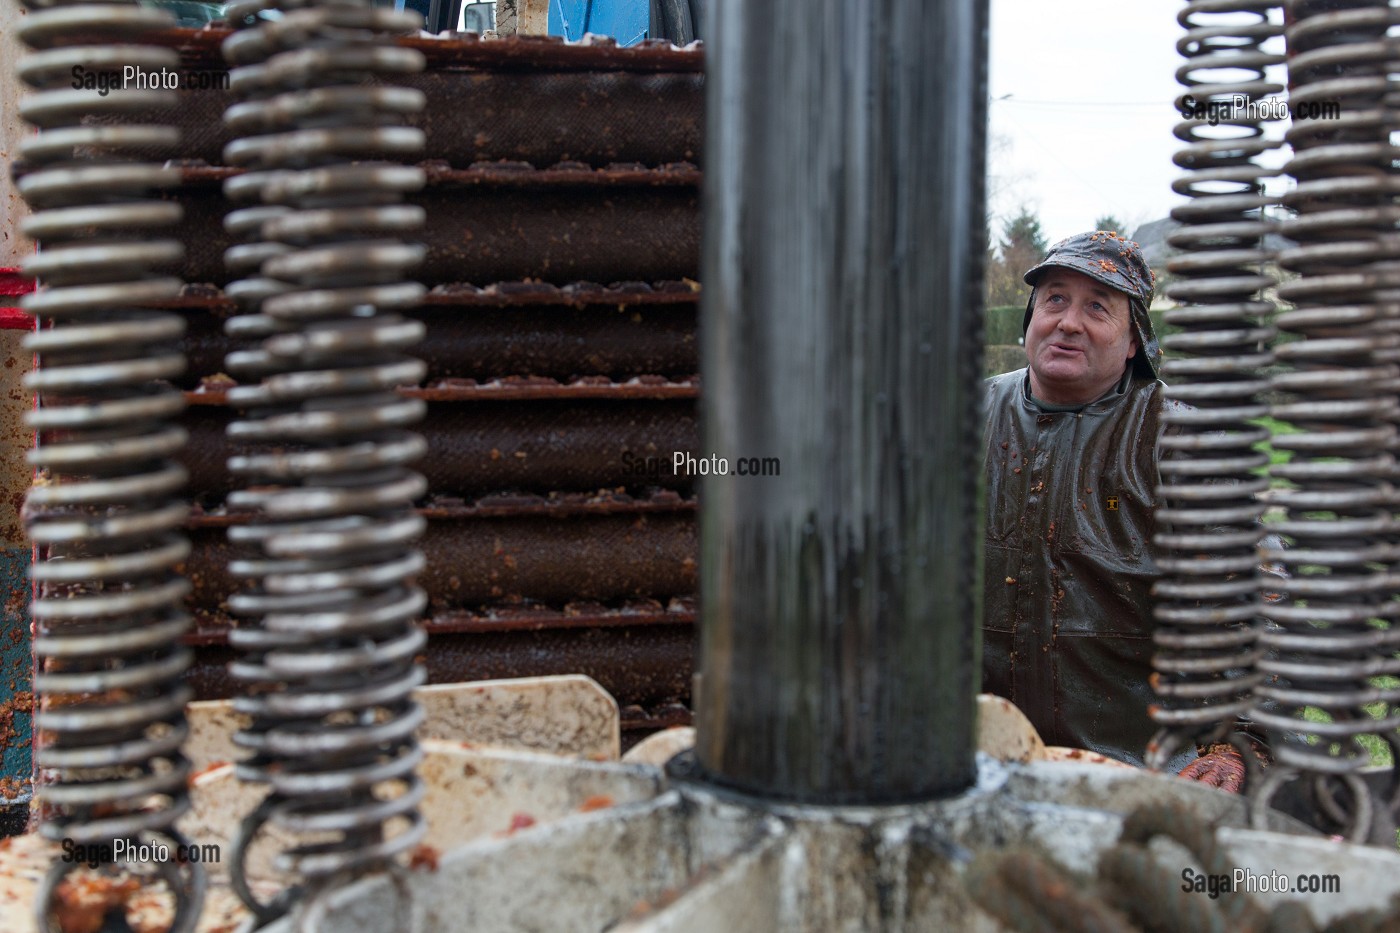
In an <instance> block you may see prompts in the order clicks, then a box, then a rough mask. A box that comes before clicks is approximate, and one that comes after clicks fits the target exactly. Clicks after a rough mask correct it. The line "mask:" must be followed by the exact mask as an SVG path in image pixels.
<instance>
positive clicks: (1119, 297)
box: [1035, 266, 1131, 307]
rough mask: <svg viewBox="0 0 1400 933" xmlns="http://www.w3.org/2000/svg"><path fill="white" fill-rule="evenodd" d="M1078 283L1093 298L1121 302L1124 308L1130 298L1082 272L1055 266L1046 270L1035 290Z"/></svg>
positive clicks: (1039, 290)
mask: <svg viewBox="0 0 1400 933" xmlns="http://www.w3.org/2000/svg"><path fill="white" fill-rule="evenodd" d="M1076 281H1077V282H1079V283H1081V284H1083V285H1086V286H1088V288H1089V293H1090V294H1091V295H1093V296H1094V297H1095V298H1100V299H1105V300H1107V301H1110V302H1113V303H1115V304H1116V303H1118V302H1120V301H1121V302H1122V303H1123V305H1124V306H1125V307H1126V306H1127V304H1128V302H1129V301H1130V300H1131V297H1130V296H1129V295H1128V294H1127V293H1126V292H1120V291H1119V290H1118V289H1116V288H1109V287H1108V286H1107V285H1105V284H1103V283H1102V282H1100V281H1099V280H1098V279H1094V278H1090V277H1089V276H1087V275H1085V274H1084V273H1082V272H1075V271H1074V270H1073V269H1061V268H1058V267H1055V266H1052V267H1050V268H1049V269H1046V270H1045V271H1044V272H1043V273H1041V274H1040V277H1039V278H1038V279H1037V280H1036V283H1035V289H1036V291H1038V292H1041V291H1042V290H1044V289H1050V288H1064V287H1065V286H1067V285H1070V284H1071V283H1073V282H1076Z"/></svg>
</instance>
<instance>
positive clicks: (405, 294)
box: [224, 2, 427, 922]
mask: <svg viewBox="0 0 1400 933" xmlns="http://www.w3.org/2000/svg"><path fill="white" fill-rule="evenodd" d="M263 8H264V6H263V5H262V4H260V3H246V4H235V5H233V6H231V7H230V9H229V11H228V14H229V17H230V19H231V20H232V21H234V22H241V21H246V20H248V19H251V18H253V17H255V16H256V14H257V12H258V11H260V10H261V9H263ZM281 9H282V11H283V15H282V17H281V18H280V19H277V20H275V21H272V22H264V23H261V24H260V25H258V26H257V27H256V28H253V29H248V30H246V31H242V32H238V33H235V34H234V35H233V36H231V37H230V38H229V39H228V40H227V41H226V43H225V46H224V53H225V56H226V57H227V58H228V60H229V61H230V63H231V64H232V65H234V66H235V67H234V70H233V71H232V73H231V84H232V87H233V89H234V91H235V92H236V93H238V94H239V95H240V96H241V99H242V101H243V102H242V103H239V104H237V105H235V106H233V107H231V108H230V109H229V110H228V112H227V113H226V115H225V121H226V122H227V123H228V124H229V125H230V127H231V128H232V129H233V130H234V131H235V132H236V133H237V134H238V135H239V138H238V139H236V140H235V141H234V142H232V143H230V144H229V146H228V147H227V149H226V151H225V159H226V160H227V161H228V162H229V163H230V164H231V165H235V166H238V167H241V168H244V169H247V170H248V171H247V173H246V174H244V175H242V176H240V177H236V178H233V179H230V181H229V182H228V183H227V186H226V189H225V190H226V193H227V194H228V195H229V196H230V197H231V198H232V199H234V200H235V201H240V202H244V203H251V205H252V206H250V207H247V208H244V209H241V210H239V211H236V212H234V213H233V214H230V215H229V217H228V219H227V222H226V225H227V226H228V228H229V229H230V230H231V231H233V232H235V233H237V234H240V235H242V236H245V237H247V238H248V239H249V240H250V242H249V243H247V244H245V245H242V246H239V247H235V248H234V249H232V250H230V251H229V254H228V257H227V259H228V262H229V264H230V266H231V267H232V268H233V269H235V270H236V271H239V272H243V273H247V274H248V275H249V277H247V278H244V279H243V280H241V281H239V282H238V283H236V284H235V285H234V286H231V287H230V289H229V291H230V293H231V294H232V295H234V296H235V297H236V298H237V300H238V301H239V302H240V304H241V306H242V308H243V310H244V311H245V312H248V313H246V314H244V315H242V316H240V317H238V318H235V319H233V320H232V321H230V323H229V331H230V333H232V334H235V335H241V336H244V337H254V338H258V339H260V341H261V342H260V343H259V344H258V345H257V347H256V348H255V349H252V350H248V351H244V352H239V353H234V354H231V355H230V356H229V358H228V367H229V369H230V370H231V371H232V372H234V373H235V374H237V375H238V376H239V377H240V379H243V380H245V381H250V382H251V381H252V380H260V382H258V383H257V384H256V385H252V384H250V385H246V386H242V387H239V388H236V389H234V390H232V391H231V392H230V393H229V398H230V401H231V402H232V403H233V404H235V405H237V406H239V407H240V408H242V409H244V410H245V411H246V412H247V417H246V418H244V419H242V420H239V421H236V422H235V423H234V424H233V425H231V427H230V428H229V434H230V437H231V438H233V439H234V440H235V442H236V443H238V444H240V445H242V446H243V449H244V450H246V453H242V454H240V455H237V456H234V457H232V458H231V459H230V461H229V468H230V470H231V472H233V473H234V474H235V475H236V476H238V477H240V478H242V480H243V481H244V482H246V483H247V484H248V488H245V489H243V490H242V491H238V492H234V493H233V494H231V495H230V496H229V500H228V505H229V508H230V510H232V511H245V512H248V513H251V519H250V521H249V523H248V524H246V525H239V526H235V527H234V528H232V529H231V530H230V533H229V537H230V540H231V541H232V542H234V543H235V545H237V546H240V547H242V548H244V549H245V553H247V552H251V553H252V555H253V556H250V557H249V558H248V559H243V560H238V561H235V562H234V563H233V564H232V565H231V566H230V570H231V572H232V573H234V574H235V575H237V576H241V577H246V578H247V579H248V580H249V581H250V586H249V587H248V589H247V590H246V591H245V592H242V593H240V594H237V595H235V596H233V597H232V598H231V599H230V602H229V605H230V608H231V610H232V611H233V612H235V613H237V614H239V615H241V616H245V617H248V618H249V619H253V620H256V622H257V624H256V625H255V626H250V627H246V628H244V627H240V628H238V629H236V630H235V631H234V632H233V633H232V636H231V640H232V643H233V644H234V645H235V646H236V647H237V648H239V649H241V651H242V655H241V657H240V660H239V661H237V662H236V663H235V664H234V665H233V666H232V670H233V672H234V674H235V675H236V676H238V677H239V678H241V679H243V680H244V681H245V682H247V683H249V684H250V685H251V686H252V692H251V693H250V695H248V696H245V697H242V698H240V699H238V700H236V701H235V705H236V707H237V708H238V709H239V710H241V711H243V712H245V713H247V714H248V715H249V716H250V717H251V719H252V725H251V727H250V728H248V729H247V730H245V731H243V732H240V733H239V734H238V736H237V741H238V743H239V744H241V745H242V746H244V747H246V748H248V749H251V751H252V756H251V757H250V758H249V759H247V760H245V761H244V762H242V763H241V764H240V765H239V767H238V772H239V774H240V776H242V778H243V779H244V780H249V781H255V782H260V783H264V784H267V785H268V786H269V787H270V794H269V796H268V797H267V798H266V800H265V801H264V803H263V804H262V805H261V806H260V807H259V808H258V810H257V811H256V812H255V813H254V814H253V815H252V816H250V817H249V818H248V820H247V821H245V823H244V826H243V828H242V831H241V833H240V836H239V839H238V840H237V842H236V844H235V853H234V860H235V864H234V871H233V874H234V879H233V880H234V884H235V886H236V887H237V888H238V890H239V892H240V894H241V895H242V897H243V899H244V900H245V902H246V903H247V904H248V906H249V907H250V908H251V909H252V910H253V911H254V912H255V913H256V914H257V916H258V917H259V918H260V920H261V921H264V922H266V921H268V920H270V919H272V918H275V917H277V916H279V915H281V914H283V913H285V912H286V910H287V909H288V907H289V906H290V905H291V903H292V902H293V900H295V899H296V898H297V896H298V893H299V892H298V888H297V887H288V888H287V889H285V890H284V891H283V892H282V893H281V894H280V895H278V896H277V897H276V898H274V899H272V900H271V901H268V902H262V901H259V900H258V899H257V898H256V897H255V896H254V894H253V892H252V891H251V890H250V887H249V884H248V880H247V877H246V866H247V859H248V855H249V850H250V848H251V847H252V846H253V845H254V843H255V841H256V840H257V838H258V837H259V835H260V834H261V833H262V832H263V831H264V829H277V830H280V831H282V832H283V833H284V834H290V835H291V836H293V837H294V838H295V839H296V840H297V841H296V843H295V844H294V845H292V846H291V847H290V848H288V849H287V850H285V851H283V852H282V853H280V854H279V855H278V856H277V857H276V859H275V861H274V864H275V866H276V867H277V868H278V869H279V871H280V872H285V873H288V874H290V876H291V877H292V879H293V882H294V884H295V885H297V886H300V888H302V889H305V891H306V892H307V893H310V894H312V898H311V899H313V900H314V896H315V895H314V892H315V891H321V892H324V891H327V890H329V889H330V887H331V886H332V884H334V883H336V882H338V881H339V880H341V879H343V878H344V877H346V875H347V873H357V872H359V871H365V870H374V869H380V868H385V867H389V866H391V865H392V860H393V859H394V857H395V856H396V855H398V854H399V853H402V852H404V851H405V850H407V849H408V848H410V847H412V846H413V845H415V844H416V843H417V842H418V841H419V839H421V837H422V834H423V831H424V826H423V824H422V821H421V818H420V816H419V814H418V809H417V806H418V803H419V801H420V799H421V797H422V793H423V790H422V786H421V784H420V783H419V780H418V778H417V776H416V774H415V773H414V772H415V767H416V765H417V764H418V762H419V760H420V758H421V752H420V751H419V749H418V746H417V744H416V741H415V738H414V730H415V728H416V727H417V726H418V724H419V722H420V721H421V718H422V715H421V712H420V711H419V709H418V707H417V705H416V704H415V703H414V701H413V699H412V694H411V692H412V690H413V688H414V687H416V686H418V685H419V684H421V683H422V682H423V681H424V674H423V670H422V667H421V666H420V665H419V664H417V663H416V657H417V655H418V654H419V652H420V651H421V650H422V648H423V646H424V643H425V636H424V634H423V632H422V630H421V629H420V628H419V627H418V626H417V624H416V620H417V619H418V617H419V616H420V614H421V612H422V610H423V608H424V606H425V604H426V598H425V596H424V593H423V591H422V590H420V589H419V588H418V587H417V586H416V585H414V583H413V579H414V577H415V576H416V575H417V574H418V572H419V571H420V570H421V569H422V567H423V557H422V555H421V553H420V552H419V551H417V550H414V548H413V544H414V541H415V540H416V539H417V538H418V536H419V535H420V533H421V532H422V529H423V519H422V518H421V517H420V516H419V515H418V513H417V512H415V511H414V509H413V502H414V500H416V499H418V498H419V497H421V496H422V495H423V494H424V493H426V491H427V490H426V483H425V482H424V480H423V478H422V477H421V476H420V475H419V474H417V473H415V472H413V471H411V470H410V469H408V467H407V464H409V463H410V462H411V461H413V460H414V459H416V458H418V457H419V456H421V455H422V454H423V452H424V449H425V446H424V443H423V441H422V439H421V438H420V437H419V436H418V435H416V434H413V433H411V432H409V431H407V430H405V426H407V425H411V424H412V423H414V422H416V421H418V420H419V419H420V418H421V417H422V414H423V404H422V402H421V401H418V400H414V399H406V398H402V397H400V396H399V395H398V394H397V392H396V391H395V390H396V387H398V386H401V385H405V384H416V383H417V382H419V381H420V380H421V379H422V378H423V376H424V372H425V369H424V366H423V364H422V363H421V362H419V361H418V360H416V359H413V358H411V357H409V356H406V355H404V353H403V352H402V351H404V350H406V349H407V348H409V347H411V346H412V345H413V344H415V343H416V342H417V341H418V340H419V339H421V337H422V334H423V327H422V325H421V324H420V323H418V322H416V321H411V320H406V319H404V318H402V317H400V316H399V315H398V314H396V313H395V312H396V311H397V310H400V309H403V308H407V307H411V306H413V305H415V304H417V303H418V301H419V300H420V299H421V297H422V294H423V291H424V290H423V288H422V286H420V285H418V284H417V283H413V282H407V281H405V277H406V275H407V273H408V271H409V270H410V269H412V268H413V267H414V266H415V265H417V264H418V263H419V262H420V261H421V259H422V257H423V253H424V250H423V248H422V247H421V246H417V245H408V244H405V243H403V242H402V241H401V240H400V239H399V238H400V237H402V236H404V235H406V234H411V233H412V232H413V231H414V230H416V229H417V228H418V227H419V226H420V225H421V224H422V222H423V212H422V209H421V208H418V207H414V206H408V205H403V204H401V203H399V202H400V201H401V198H402V195H403V193H404V192H406V191H411V190H416V189H417V188H420V187H421V186H422V185H423V184H424V173H423V172H422V171H421V170H420V169H418V168H409V167H405V166H403V165H394V164H387V163H384V162H379V161H374V160H375V159H382V158H384V157H386V156H388V157H393V158H403V157H405V156H413V155H417V154H418V153H420V152H421V150H422V147H423V135H422V133H421V131H419V130H417V129H412V128H408V127H405V126H403V125H402V123H403V121H404V118H405V117H406V116H408V115H410V114H412V113H414V112H416V111H417V110H419V109H420V108H421V107H422V106H423V96H422V95H421V94H420V93H418V92H416V91H408V90H404V89H400V88H396V87H393V86H391V85H390V84H389V83H387V82H390V81H392V79H393V77H394V76H395V75H399V74H403V73H406V72H411V71H416V70H419V69H421V68H422V67H423V58H422V56H421V55H420V54H419V53H418V52H416V51H413V50H409V49H402V48H396V47H393V46H392V45H390V44H388V43H387V42H385V41H384V37H385V36H386V35H387V34H389V33H393V32H402V31H407V30H412V29H414V28H416V26H417V25H418V23H419V18H418V16H417V14H415V13H412V12H411V11H409V12H406V13H404V12H395V11H394V10H392V9H383V8H379V9H376V8H374V7H372V6H370V5H369V4H368V3H367V2H366V3H363V4H360V3H352V2H336V3H326V4H324V5H315V4H297V3H284V4H282V5H281ZM371 78H375V79H380V80H383V81H385V82H386V83H384V84H378V83H377V82H376V84H374V85H371V84H369V83H368V81H369V79H371ZM352 160H354V161H352Z"/></svg>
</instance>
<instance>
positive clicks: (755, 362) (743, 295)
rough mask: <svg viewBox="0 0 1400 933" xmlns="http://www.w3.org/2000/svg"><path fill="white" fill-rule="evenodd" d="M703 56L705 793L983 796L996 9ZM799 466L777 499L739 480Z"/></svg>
mask: <svg viewBox="0 0 1400 933" xmlns="http://www.w3.org/2000/svg"><path fill="white" fill-rule="evenodd" d="M712 12H713V14H714V15H713V16H712V17H711V20H710V22H709V24H708V28H707V32H706V37H707V45H708V46H709V51H708V52H707V54H708V55H709V56H710V59H709V65H708V68H707V77H706V82H707V94H708V99H707V104H708V108H709V109H708V116H707V121H706V134H707V151H706V164H707V166H708V168H707V172H706V178H705V186H704V187H705V201H706V203H705V242H704V267H703V268H704V274H703V280H704V282H705V292H704V312H703V314H702V316H701V348H702V357H701V370H702V373H703V380H702V382H703V385H704V387H705V388H704V399H703V415H702V431H703V438H704V440H703V444H702V449H703V451H704V452H705V453H706V454H707V455H713V456H715V457H722V458H726V459H727V460H728V466H729V469H730V471H731V472H730V473H729V475H724V476H709V477H707V478H705V479H703V480H702V485H701V555H702V558H701V612H702V619H703V630H702V634H701V669H702V673H703V676H702V682H701V683H700V685H699V698H698V705H697V712H698V723H699V739H698V746H697V758H698V762H699V766H700V770H701V772H702V773H703V774H704V775H705V777H706V779H708V780H710V781H712V782H714V783H718V784H723V785H727V786H729V787H733V788H737V789H739V790H741V791H744V792H747V793H751V794H756V795H760V796H765V797H770V798H775V799H780V800H786V801H793V802H811V803H820V804H876V803H896V802H901V801H916V800H924V799H930V798H934V797H940V796H945V795H949V794H952V793H956V792H958V791H959V790H961V789H963V788H965V787H967V786H968V785H969V784H970V783H971V782H972V780H973V773H974V769H973V747H974V739H973V735H974V725H975V722H974V720H975V707H974V696H975V692H976V682H977V671H978V650H977V638H976V634H975V633H976V632H977V620H978V616H979V615H980V611H981V572H980V564H981V559H980V552H981V535H980V533H979V526H980V512H981V509H980V501H979V499H980V485H981V484H980V471H981V462H982V450H981V444H982V442H981V436H982V414H981V407H982V406H981V399H982V394H983V387H982V381H981V357H982V351H981V344H982V333H981V332H982V326H981V321H982V313H981V301H982V299H981V280H982V264H983V244H984V232H983V231H984V226H985V218H984V214H983V164H984V142H985V139H984V136H985V125H986V93H987V92H986V29H987V14H986V3H985V0H944V2H937V3H934V2H927V0H872V2H869V3H851V2H849V0H772V2H768V3H751V2H747V0H721V2H718V3H716V4H715V5H714V7H713V8H712ZM770 457H775V458H778V462H779V464H780V469H781V472H780V474H779V475H776V476H762V477H757V476H751V475H739V472H738V467H739V460H740V458H770Z"/></svg>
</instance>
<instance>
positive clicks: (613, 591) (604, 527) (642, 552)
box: [186, 511, 696, 629]
mask: <svg viewBox="0 0 1400 933" xmlns="http://www.w3.org/2000/svg"><path fill="white" fill-rule="evenodd" d="M193 540H194V546H195V550H194V553H193V554H192V555H191V557H190V559H189V561H188V562H187V564H186V575H187V577H188V579H189V580H190V584H191V590H190V596H189V599H188V605H189V606H190V607H191V609H193V610H195V612H196V613H197V615H198V616H199V617H200V619H201V621H202V622H203V623H204V624H202V625H201V629H207V628H208V622H206V621H205V620H210V619H214V618H219V617H221V616H223V615H224V610H223V606H224V603H225V601H226V600H227V596H228V594H229V593H230V592H232V591H233V590H234V588H235V585H236V581H235V580H234V579H233V578H231V577H230V576H229V575H228V573H227V571H226V566H227V562H228V560H229V558H230V556H231V555H232V553H233V549H232V548H231V547H230V546H229V544H228V543H227V541H226V540H225V529H224V528H205V529H199V530H197V531H195V532H194V534H193ZM421 546H422V550H423V552H424V554H425V556H426V558H427V567H426V569H425V570H424V571H423V573H422V575H421V576H420V578H419V583H420V584H421V585H422V586H423V587H424V588H425V589H426V590H427V592H428V594H429V613H430V615H435V614H437V613H439V612H442V611H444V610H451V609H464V608H470V609H475V608H479V607H481V606H483V605H486V604H490V603H505V604H508V605H509V604H516V603H520V602H521V601H523V600H525V599H529V600H531V601H534V602H539V603H544V604H546V605H551V606H563V605H565V604H568V603H572V602H575V601H579V600H589V601H596V602H601V603H615V602H619V601H622V600H626V599H654V600H668V599H670V598H671V597H673V596H683V595H688V594H690V593H693V592H694V591H695V574H696V569H695V559H694V553H695V547H696V542H695V521H694V516H693V514H692V513H690V512H688V511H686V512H677V513H669V514H668V513H657V514H641V515H629V514H626V513H620V514H605V515H599V516H591V517H583V516H580V517H575V518H567V519H563V518H554V517H534V516H520V515H515V516H508V515H503V516H497V517H493V518H478V519H471V520H466V521H451V520H436V521H431V522H429V523H428V528H427V531H426V532H425V533H424V536H423V538H422V539H421Z"/></svg>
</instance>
